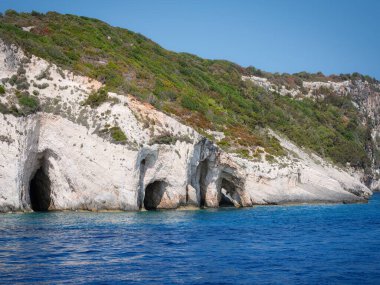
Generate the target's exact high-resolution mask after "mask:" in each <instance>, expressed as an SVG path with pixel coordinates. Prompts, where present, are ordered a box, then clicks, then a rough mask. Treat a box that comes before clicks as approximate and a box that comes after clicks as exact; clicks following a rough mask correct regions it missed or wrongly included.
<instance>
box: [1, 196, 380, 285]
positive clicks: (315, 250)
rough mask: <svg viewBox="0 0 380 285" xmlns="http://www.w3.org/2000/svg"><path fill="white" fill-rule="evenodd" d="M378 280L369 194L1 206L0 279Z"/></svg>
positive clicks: (379, 223) (379, 210)
mask: <svg viewBox="0 0 380 285" xmlns="http://www.w3.org/2000/svg"><path fill="white" fill-rule="evenodd" d="M28 282H29V283H34V284H35V283H39V284H44V283H45V284H59V283H70V284H82V283H86V284H88V283H95V284H118V283H123V284H125V283H128V284H252V283H260V284H284V283H288V284H305V283H308V284H379V283H380V195H379V194H375V195H374V197H373V199H372V200H371V201H370V202H369V203H368V204H353V205H305V206H286V207H285V206H284V207H283V206H266V207H255V208H249V209H220V210H197V211H162V212H139V213H57V212H55V213H30V214H5V215H0V283H4V284H17V283H28Z"/></svg>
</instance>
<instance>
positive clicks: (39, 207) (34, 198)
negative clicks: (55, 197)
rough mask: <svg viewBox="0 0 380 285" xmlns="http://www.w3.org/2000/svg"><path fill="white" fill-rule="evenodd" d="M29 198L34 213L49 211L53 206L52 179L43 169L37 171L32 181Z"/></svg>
mask: <svg viewBox="0 0 380 285" xmlns="http://www.w3.org/2000/svg"><path fill="white" fill-rule="evenodd" d="M29 196H30V204H31V208H32V210H33V211H35V212H43V211H48V210H49V207H50V204H51V189H50V179H49V176H47V175H46V173H45V172H44V170H43V169H42V167H41V168H39V169H38V170H37V172H36V174H35V175H34V177H33V178H32V180H31V181H30V185H29Z"/></svg>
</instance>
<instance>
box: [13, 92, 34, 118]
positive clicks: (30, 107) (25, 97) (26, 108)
mask: <svg viewBox="0 0 380 285" xmlns="http://www.w3.org/2000/svg"><path fill="white" fill-rule="evenodd" d="M17 99H18V103H19V104H20V106H21V107H22V110H21V111H22V113H24V114H25V115H28V114H31V113H34V112H36V111H38V109H39V101H38V99H37V98H36V97H34V96H30V95H29V94H28V93H27V92H24V93H18V94H17Z"/></svg>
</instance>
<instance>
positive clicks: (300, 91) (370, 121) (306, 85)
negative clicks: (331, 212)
mask: <svg viewBox="0 0 380 285" xmlns="http://www.w3.org/2000/svg"><path fill="white" fill-rule="evenodd" d="M242 80H244V81H251V82H252V83H253V84H255V85H257V86H260V87H262V88H264V89H265V90H268V91H270V92H277V93H279V94H280V95H283V96H291V97H293V98H295V99H297V100H302V99H303V98H305V97H308V98H312V99H316V98H319V99H322V98H325V97H326V96H329V95H334V96H347V97H349V98H350V99H351V100H352V103H353V105H354V106H355V108H356V109H357V111H358V113H359V114H360V117H361V121H362V124H363V126H366V125H367V126H369V129H370V130H371V134H370V137H371V139H370V140H369V141H368V142H367V145H366V152H367V154H368V156H369V158H370V160H371V164H372V167H371V169H370V170H369V169H367V171H366V173H364V172H363V173H360V180H361V181H362V182H363V183H365V184H366V185H367V186H368V187H369V188H370V189H371V190H372V191H380V184H379V179H380V120H379V110H380V83H379V82H378V81H375V82H371V83H370V82H368V81H366V80H363V79H362V78H357V79H351V80H344V81H337V82H336V81H325V82H319V81H302V80H300V82H298V85H297V84H294V85H295V86H293V87H289V86H288V87H287V86H285V85H278V84H275V83H273V82H271V81H270V80H269V79H267V78H264V77H259V76H243V77H242Z"/></svg>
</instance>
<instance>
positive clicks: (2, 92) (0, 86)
mask: <svg viewBox="0 0 380 285" xmlns="http://www.w3.org/2000/svg"><path fill="white" fill-rule="evenodd" d="M3 94H5V88H4V86H3V85H0V95H3Z"/></svg>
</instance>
